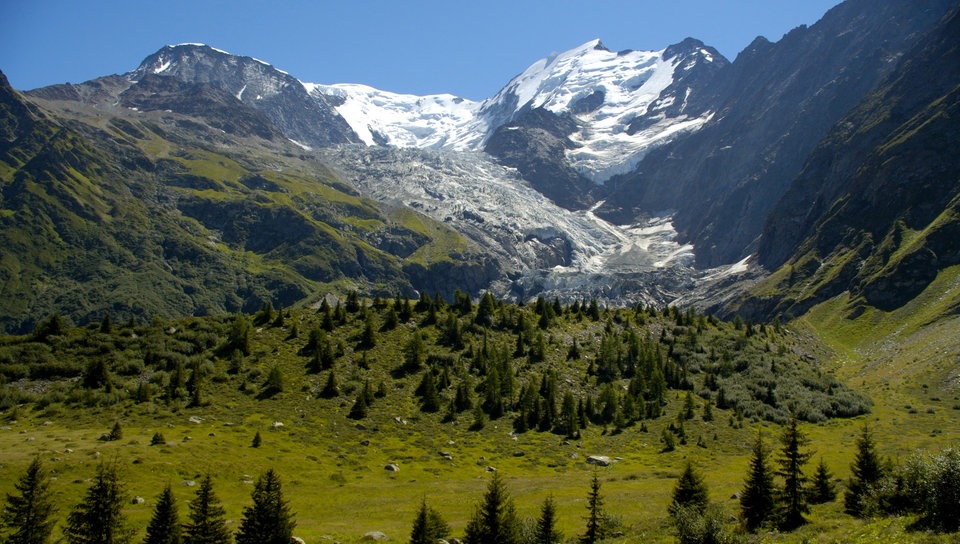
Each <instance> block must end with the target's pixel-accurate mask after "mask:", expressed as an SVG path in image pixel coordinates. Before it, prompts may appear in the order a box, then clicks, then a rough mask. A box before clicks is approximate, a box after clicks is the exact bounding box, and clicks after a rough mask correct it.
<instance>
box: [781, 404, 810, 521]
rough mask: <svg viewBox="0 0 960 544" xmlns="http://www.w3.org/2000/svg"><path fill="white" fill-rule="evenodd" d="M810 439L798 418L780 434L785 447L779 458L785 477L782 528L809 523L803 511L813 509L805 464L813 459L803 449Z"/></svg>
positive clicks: (791, 420) (792, 419)
mask: <svg viewBox="0 0 960 544" xmlns="http://www.w3.org/2000/svg"><path fill="white" fill-rule="evenodd" d="M809 442H810V440H809V439H807V437H806V436H804V434H803V433H802V432H800V428H799V423H798V422H797V418H795V417H794V418H791V419H790V423H789V424H787V427H786V428H785V429H784V431H783V435H782V436H781V437H780V443H781V445H782V448H781V450H780V457H779V459H778V460H777V461H778V464H779V465H780V470H778V471H777V475H778V476H780V477H782V478H783V491H782V493H783V500H782V503H783V515H782V516H781V520H780V525H781V528H783V529H787V530H791V529H796V528H797V527H799V526H801V525H803V524H804V523H806V522H807V520H806V519H804V517H803V514H804V513H806V512H809V511H810V508H809V507H808V506H807V498H806V494H805V492H804V483H805V482H806V480H807V478H806V476H804V474H803V465H805V464H806V463H807V461H808V460H809V459H810V455H811V454H810V452H805V451H801V448H804V447H805V446H806V445H807V444H808V443H809Z"/></svg>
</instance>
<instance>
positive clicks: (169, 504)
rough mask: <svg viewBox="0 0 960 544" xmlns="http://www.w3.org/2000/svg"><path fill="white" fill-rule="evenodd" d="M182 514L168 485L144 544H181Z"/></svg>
mask: <svg viewBox="0 0 960 544" xmlns="http://www.w3.org/2000/svg"><path fill="white" fill-rule="evenodd" d="M180 542H181V538H180V514H179V512H178V511H177V501H176V499H175V498H174V497H173V491H172V490H171V489H170V484H167V486H166V487H165V488H163V491H162V492H161V493H160V496H159V497H157V506H156V507H155V508H154V510H153V517H152V518H150V523H149V524H148V525H147V537H146V538H145V539H144V540H143V544H180Z"/></svg>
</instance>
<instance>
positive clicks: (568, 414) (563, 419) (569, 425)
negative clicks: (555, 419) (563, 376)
mask: <svg viewBox="0 0 960 544" xmlns="http://www.w3.org/2000/svg"><path fill="white" fill-rule="evenodd" d="M579 423H580V420H579V417H578V415H577V401H576V400H574V398H573V393H571V392H570V391H567V392H565V393H564V394H563V405H562V407H561V409H560V431H561V432H562V433H563V434H564V435H565V436H566V437H567V438H576V437H577V436H578V435H579V434H580V425H579Z"/></svg>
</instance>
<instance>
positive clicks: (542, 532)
mask: <svg viewBox="0 0 960 544" xmlns="http://www.w3.org/2000/svg"><path fill="white" fill-rule="evenodd" d="M562 541H563V533H561V532H560V530H559V529H557V504H556V502H555V501H554V500H553V495H550V496H548V497H547V498H546V499H545V500H544V501H543V506H541V507H540V517H539V518H537V527H536V529H535V531H534V533H533V543H532V544H560V542H562Z"/></svg>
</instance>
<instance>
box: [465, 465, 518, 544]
mask: <svg viewBox="0 0 960 544" xmlns="http://www.w3.org/2000/svg"><path fill="white" fill-rule="evenodd" d="M463 541H464V543H465V544H491V543H494V542H496V543H497V544H519V543H520V541H521V538H520V524H519V520H518V519H517V514H516V511H515V510H514V506H513V499H511V498H510V494H509V493H507V487H506V484H504V483H503V479H501V478H500V473H498V472H494V473H493V478H491V479H490V483H489V484H488V485H487V492H486V493H485V494H484V497H483V501H482V502H481V503H480V504H479V505H477V508H476V511H475V512H474V514H473V517H471V518H470V521H469V523H467V528H466V532H465V536H464V540H463Z"/></svg>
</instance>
